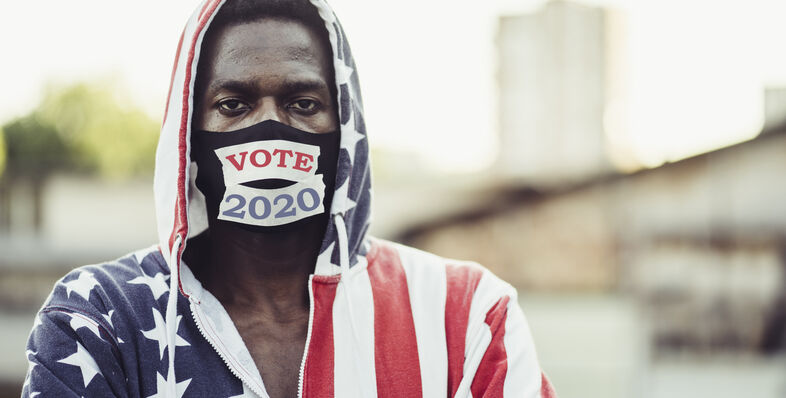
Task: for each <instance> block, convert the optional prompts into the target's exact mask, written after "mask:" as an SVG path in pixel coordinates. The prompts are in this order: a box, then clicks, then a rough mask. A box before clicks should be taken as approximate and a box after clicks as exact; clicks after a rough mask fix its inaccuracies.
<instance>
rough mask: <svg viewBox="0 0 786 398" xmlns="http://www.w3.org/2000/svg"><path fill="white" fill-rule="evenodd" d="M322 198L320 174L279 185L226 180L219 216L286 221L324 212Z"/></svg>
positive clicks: (255, 221)
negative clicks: (260, 185)
mask: <svg viewBox="0 0 786 398" xmlns="http://www.w3.org/2000/svg"><path fill="white" fill-rule="evenodd" d="M314 168H316V165H315V166H314ZM324 198H325V183H324V182H323V181H322V175H321V174H320V175H312V176H311V177H309V178H307V179H305V180H302V181H298V182H296V183H295V184H293V185H290V186H288V187H285V188H278V189H258V188H250V187H247V186H244V185H228V184H227V187H226V192H225V193H224V199H223V200H222V201H221V205H219V208H218V218H219V219H220V220H226V221H234V222H239V223H243V224H250V225H259V226H265V227H272V226H276V225H282V224H289V223H291V222H295V221H297V220H300V219H303V218H306V217H311V216H313V215H317V214H321V213H323V212H324V211H325V210H324V206H323V204H322V202H323V199H324Z"/></svg>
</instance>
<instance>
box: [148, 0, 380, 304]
mask: <svg viewBox="0 0 786 398" xmlns="http://www.w3.org/2000/svg"><path fill="white" fill-rule="evenodd" d="M224 2H225V0H206V1H204V2H203V3H202V4H200V6H199V7H197V9H196V10H195V11H194V14H193V15H192V16H191V18H190V19H189V20H188V23H187V24H186V27H185V29H184V31H183V34H182V35H181V37H180V42H179V44H178V49H177V54H176V57H175V65H174V68H173V70H172V78H171V82H170V88H169V96H168V101H167V106H166V111H165V113H164V123H163V126H162V128H161V136H160V139H159V144H158V149H157V152H156V166H155V180H154V192H155V201H156V217H157V223H158V237H159V242H160V250H161V252H162V253H163V254H164V258H166V259H167V261H168V265H169V267H170V271H171V273H172V275H173V277H174V279H175V280H177V281H178V283H177V285H178V287H179V290H180V292H181V293H182V294H183V295H185V296H186V297H188V296H189V294H188V289H184V287H183V285H182V283H181V281H180V278H179V275H180V272H179V271H180V262H181V257H182V254H183V251H184V250H185V247H186V245H188V242H189V239H190V238H192V237H195V236H197V235H198V234H200V233H201V232H203V231H205V230H206V229H207V225H208V224H207V212H206V207H205V200H204V196H203V195H202V193H201V192H200V191H199V190H198V189H197V188H196V185H195V182H194V181H195V178H196V175H195V174H196V173H195V170H196V166H195V163H194V162H192V161H191V154H190V151H191V144H190V142H191V129H192V125H191V120H192V116H193V115H192V114H193V104H194V99H193V93H194V82H195V80H196V73H197V64H198V62H199V56H200V53H201V47H202V40H203V38H204V36H205V32H206V31H207V29H208V27H209V26H210V23H211V21H212V20H213V17H214V16H215V15H216V13H217V11H218V9H219V8H220V7H221V6H222V5H223V4H224ZM310 2H311V4H312V5H313V6H314V7H316V8H317V10H318V11H319V15H320V16H321V17H322V19H323V20H324V22H325V28H326V30H327V33H328V36H329V39H330V45H331V47H332V50H333V64H334V69H335V84H336V89H337V97H338V98H337V103H338V114H339V123H340V134H341V141H340V151H339V155H338V168H337V172H336V184H335V187H336V188H335V191H334V196H333V201H332V204H331V208H330V218H329V223H328V226H327V229H326V232H325V236H324V238H323V240H322V245H321V247H320V255H319V257H318V260H317V264H316V269H315V274H318V275H332V274H337V273H340V272H341V271H342V270H345V269H348V268H349V267H351V266H353V265H355V264H357V263H358V261H359V256H361V257H362V256H365V253H366V251H367V247H368V245H367V244H366V241H365V235H366V230H367V229H368V225H369V212H370V205H371V191H370V189H371V179H370V170H369V162H368V153H369V151H368V141H367V140H366V128H365V124H364V120H363V105H362V101H361V96H360V88H359V84H358V78H357V72H356V70H355V63H354V61H353V59H352V54H351V51H350V49H349V44H348V43H347V40H346V37H345V35H344V31H343V30H342V28H341V25H340V24H339V22H338V19H337V18H336V16H335V14H334V13H333V11H332V9H331V8H330V6H328V4H327V3H326V2H325V1H323V0H310ZM170 283H172V282H170ZM173 285H174V284H173ZM173 287H174V286H173ZM173 290H174V289H173ZM171 296H173V295H171Z"/></svg>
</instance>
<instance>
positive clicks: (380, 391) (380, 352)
mask: <svg viewBox="0 0 786 398" xmlns="http://www.w3.org/2000/svg"><path fill="white" fill-rule="evenodd" d="M367 258H368V275H369V278H370V279H371V293H372V295H373V297H374V364H375V366H376V370H377V396H379V397H420V396H422V387H421V380H420V360H419V359H418V343H417V339H416V338H415V322H414V320H413V319H412V307H411V305H410V302H409V289H408V288H407V277H406V274H405V273H404V268H403V267H402V266H401V259H399V257H398V253H396V251H395V249H393V247H391V246H388V245H386V244H383V243H380V242H374V246H372V248H371V251H370V252H369V254H368V256H367Z"/></svg>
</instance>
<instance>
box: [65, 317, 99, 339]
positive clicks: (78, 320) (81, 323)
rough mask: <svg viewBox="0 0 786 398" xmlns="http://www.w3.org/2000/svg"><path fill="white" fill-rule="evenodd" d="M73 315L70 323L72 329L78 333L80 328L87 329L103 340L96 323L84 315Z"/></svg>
mask: <svg viewBox="0 0 786 398" xmlns="http://www.w3.org/2000/svg"><path fill="white" fill-rule="evenodd" d="M70 315H71V321H70V322H68V324H69V325H71V329H74V331H76V330H77V329H79V328H87V329H88V330H90V331H91V332H93V334H94V335H96V337H98V338H101V332H100V331H99V330H98V324H97V323H96V322H94V321H93V320H92V319H90V318H88V317H86V316H84V315H82V314H77V313H73V314H70Z"/></svg>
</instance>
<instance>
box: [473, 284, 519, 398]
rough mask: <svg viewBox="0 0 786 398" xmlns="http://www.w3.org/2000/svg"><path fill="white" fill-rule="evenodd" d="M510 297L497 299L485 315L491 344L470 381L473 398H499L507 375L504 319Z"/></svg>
mask: <svg viewBox="0 0 786 398" xmlns="http://www.w3.org/2000/svg"><path fill="white" fill-rule="evenodd" d="M509 301H510V297H508V296H505V297H502V298H501V299H499V301H497V303H496V304H494V306H493V307H491V309H490V310H489V312H488V313H486V324H487V325H489V329H490V330H491V342H490V343H489V346H488V348H486V353H485V354H483V359H481V361H480V365H479V366H478V370H477V372H475V378H474V379H473V380H472V387H471V390H472V396H473V397H476V398H478V397H501V396H502V394H503V391H504V387H505V375H506V374H507V373H508V355H507V353H506V352H505V342H504V341H503V339H504V337H505V319H506V318H507V315H508V302H509Z"/></svg>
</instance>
